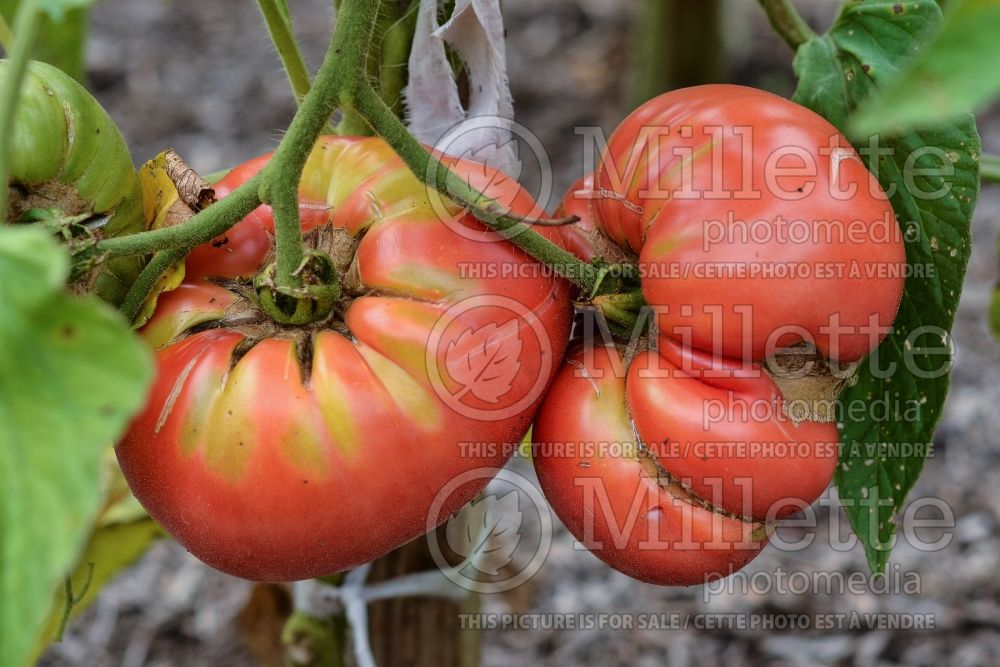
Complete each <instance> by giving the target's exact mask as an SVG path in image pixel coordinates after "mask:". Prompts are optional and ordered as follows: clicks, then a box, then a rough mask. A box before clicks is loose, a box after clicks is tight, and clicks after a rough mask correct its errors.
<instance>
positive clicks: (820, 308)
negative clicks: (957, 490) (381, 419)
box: [534, 86, 905, 585]
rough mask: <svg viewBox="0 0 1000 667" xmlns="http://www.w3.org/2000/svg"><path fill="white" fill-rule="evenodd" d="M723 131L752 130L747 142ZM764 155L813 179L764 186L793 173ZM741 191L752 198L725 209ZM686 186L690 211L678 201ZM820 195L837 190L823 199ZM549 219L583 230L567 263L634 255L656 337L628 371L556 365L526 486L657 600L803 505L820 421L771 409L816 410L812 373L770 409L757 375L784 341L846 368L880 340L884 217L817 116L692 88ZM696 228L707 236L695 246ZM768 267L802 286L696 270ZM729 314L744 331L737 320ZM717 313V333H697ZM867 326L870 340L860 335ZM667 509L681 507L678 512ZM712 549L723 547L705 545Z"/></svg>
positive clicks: (893, 242)
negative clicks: (800, 406)
mask: <svg viewBox="0 0 1000 667" xmlns="http://www.w3.org/2000/svg"><path fill="white" fill-rule="evenodd" d="M645 128H651V129H649V130H646V129H645ZM735 128H741V129H742V130H744V131H746V130H749V131H750V132H751V134H750V135H748V136H750V137H752V138H751V139H748V140H747V141H748V144H746V145H744V144H742V143H741V141H740V139H741V137H740V136H738V133H736V132H735ZM644 131H646V132H648V134H647V135H646V137H645V138H644V137H643V132H644ZM713 132H714V134H713ZM650 137H652V138H650ZM719 137H721V138H722V140H721V141H720V140H719ZM746 146H749V149H746ZM746 150H749V151H750V152H749V153H747V152H745V151H746ZM824 150H825V151H826V152H825V153H824ZM783 152H784V153H786V154H791V153H794V154H796V155H799V156H807V157H811V158H814V160H813V164H814V165H815V166H816V171H815V172H814V173H812V175H811V176H810V175H808V174H807V175H803V174H802V173H801V172H799V173H792V172H790V171H785V172H782V171H778V172H776V171H775V170H774V167H775V165H777V166H779V167H792V166H794V165H788V164H783V163H782V162H781V160H780V159H778V158H774V157H773V156H776V155H781V154H783ZM713 159H714V160H715V165H714V166H713ZM745 160H746V168H745V169H743V165H744V161H745ZM769 160H773V161H772V162H770V164H769ZM719 169H721V177H720V176H719V173H720V172H719V171H718V170H719ZM744 178H746V179H747V180H749V181H750V182H752V183H755V184H759V185H764V184H768V183H770V185H771V190H765V191H763V192H761V193H759V194H758V195H753V194H751V195H748V196H742V195H741V194H740V193H741V191H742V190H743V188H744V186H745V185H746V183H745V182H744V180H743V179H744ZM750 179H752V180H750ZM768 179H771V180H770V181H769V180H768ZM685 183H686V184H687V192H695V193H700V196H679V194H678V193H679V192H680V191H681V190H683V189H684V186H685ZM810 183H811V186H810ZM834 186H837V187H840V188H852V187H853V188H854V193H853V194H852V195H851V196H849V197H841V196H839V195H836V196H835V194H834V192H835V189H834ZM713 190H714V195H713V196H709V194H708V193H709V192H713ZM778 191H780V192H783V193H785V195H787V196H781V194H780V192H778ZM800 195H801V196H800ZM560 210H561V211H562V212H564V213H573V214H576V215H579V216H581V217H582V218H583V219H584V222H585V224H584V225H582V226H581V227H580V228H579V229H578V230H577V232H576V233H575V235H574V237H573V239H572V241H573V242H572V243H571V244H570V245H569V247H570V248H571V249H572V250H573V252H575V253H576V254H577V256H579V257H581V258H583V259H588V260H589V259H592V258H594V257H598V258H608V257H609V256H610V258H611V259H612V260H613V261H619V257H624V258H625V261H628V259H629V258H637V260H638V264H639V268H640V275H641V289H642V293H643V296H644V298H645V301H646V303H648V304H649V305H650V306H652V307H653V308H654V309H655V311H656V317H657V324H658V327H659V336H657V337H656V338H655V339H653V340H650V341H648V343H649V345H648V349H645V347H644V348H643V349H640V350H639V351H638V352H636V353H635V354H634V355H631V356H630V358H629V359H628V360H627V361H626V360H625V358H624V355H623V354H622V353H620V352H619V351H617V350H616V349H614V348H606V347H593V346H591V347H585V348H583V349H582V350H581V351H578V352H577V353H576V354H574V355H572V356H571V357H570V358H569V359H568V360H567V363H566V364H565V365H564V366H563V368H562V370H561V371H560V373H559V375H558V376H557V378H556V381H555V383H554V384H553V387H552V389H551V390H550V392H549V394H548V396H547V398H546V400H545V402H544V403H543V405H542V407H541V408H540V410H539V414H538V417H537V419H536V423H535V429H534V440H535V443H536V447H535V456H534V463H535V468H536V470H537V472H538V477H539V480H540V481H541V484H542V487H543V490H544V491H545V494H546V496H547V497H548V498H549V500H550V502H551V504H552V506H553V508H554V509H555V511H556V513H557V514H558V515H559V516H560V517H561V518H562V519H563V521H564V523H566V525H567V527H568V528H569V529H570V531H571V532H573V534H574V535H575V536H576V537H577V539H579V540H581V541H582V542H584V544H587V545H588V546H591V548H592V550H593V551H594V552H595V553H596V554H597V555H598V556H599V557H600V558H602V559H603V560H605V561H606V562H607V563H609V564H610V565H612V566H613V567H615V568H617V569H619V570H621V571H623V572H625V573H626V574H630V575H631V576H634V577H637V578H639V579H642V580H644V581H649V582H653V583H659V584H671V585H674V584H694V583H703V582H704V581H706V580H708V579H710V578H712V577H715V576H719V575H720V574H726V573H728V572H732V571H733V570H735V569H738V568H739V567H741V566H742V565H743V564H745V563H746V562H747V561H748V560H749V559H750V558H752V557H753V555H755V554H756V551H752V550H750V551H748V550H746V549H743V548H740V547H739V545H738V544H737V541H736V540H733V539H729V538H730V537H731V536H732V535H733V534H738V533H739V530H738V529H740V528H741V527H742V530H743V531H744V533H746V534H748V535H750V536H751V537H754V538H757V537H759V536H760V535H759V533H758V532H756V531H757V530H758V529H757V528H755V527H754V526H760V525H762V524H763V525H769V524H771V522H773V521H776V520H780V519H782V518H785V517H787V516H789V515H790V514H792V513H794V512H796V511H799V510H801V509H803V508H805V507H806V506H808V505H809V504H811V503H812V502H814V501H815V500H816V499H817V498H818V497H819V496H820V495H821V494H822V493H823V491H824V490H825V489H826V487H827V486H828V485H829V483H830V480H831V479H832V477H833V473H834V470H835V468H836V465H837V459H838V453H839V451H838V447H839V437H838V433H837V429H836V426H835V424H834V423H833V422H830V421H818V420H816V416H815V414H816V413H808V412H807V413H805V414H807V415H809V414H811V415H812V417H807V418H805V419H800V420H793V419H791V418H790V417H789V416H788V415H787V414H786V412H792V413H795V414H797V415H800V416H801V415H803V413H802V412H799V411H796V410H786V407H787V406H788V405H789V404H790V403H791V402H792V401H799V400H803V399H805V400H816V399H819V400H823V398H825V397H824V396H819V395H816V394H811V393H810V392H812V391H815V384H810V383H811V382H813V381H814V380H816V379H817V378H810V379H809V380H808V382H806V383H804V384H805V385H806V386H805V389H804V390H803V389H802V386H801V385H800V386H798V387H797V386H796V385H795V383H794V382H789V381H788V380H789V378H784V379H783V383H782V387H784V388H785V390H787V391H790V392H795V394H794V395H793V394H792V393H790V394H789V395H788V397H786V396H785V395H784V394H783V393H782V391H783V389H780V388H779V386H778V384H777V383H776V382H775V380H774V379H772V376H771V375H769V374H768V373H767V372H765V371H764V368H763V365H762V363H763V361H764V360H765V358H766V357H770V356H771V355H773V354H774V353H775V352H776V351H778V352H780V351H781V348H783V347H788V346H792V345H795V344H797V343H799V342H801V341H807V342H813V343H815V345H816V351H817V353H818V354H819V355H820V356H821V357H822V358H824V359H825V360H829V361H839V362H857V361H859V360H861V359H862V358H863V357H864V356H865V355H867V354H868V353H869V352H871V351H872V350H873V349H874V348H875V347H876V346H877V345H878V344H879V342H880V341H881V339H882V337H883V336H884V334H885V332H886V331H887V329H888V327H890V326H891V325H892V321H893V319H894V317H895V315H896V310H897V308H898V305H899V300H900V298H901V296H902V289H903V281H904V275H905V273H904V269H905V251H904V248H903V243H902V238H901V235H900V234H899V233H898V224H897V222H896V220H895V217H894V215H893V212H892V209H891V207H890V205H889V203H888V201H887V199H886V197H885V196H884V194H883V193H882V191H881V189H880V188H879V186H878V183H877V181H876V180H875V177H874V176H873V175H872V174H870V173H869V172H868V171H867V170H866V169H865V168H864V166H863V164H862V163H861V160H860V159H859V158H858V156H857V155H856V153H855V152H854V150H853V148H851V147H850V145H849V144H848V142H847V140H846V139H845V138H844V137H843V136H841V135H840V133H839V132H837V130H836V129H835V128H834V127H833V126H832V125H830V124H829V123H827V122H826V121H825V120H823V119H822V118H820V117H819V116H816V115H815V114H813V113H812V112H810V111H808V110H807V109H805V108H803V107H800V106H798V105H796V104H794V103H792V102H789V101H787V100H784V99H781V98H778V97H776V96H774V95H770V94H768V93H764V92H762V91H757V90H753V89H749V88H743V87H739V86H701V87H697V88H690V89H684V90H679V91H674V92H671V93H667V94H665V95H662V96H660V97H658V98H655V99H653V100H651V101H650V102H648V103H646V104H644V105H643V106H642V107H640V108H639V109H637V110H636V111H635V112H634V113H633V114H632V115H630V116H629V117H628V118H627V119H626V120H625V121H624V122H623V123H622V125H621V126H620V127H619V128H618V129H617V130H616V131H615V132H614V133H613V134H612V136H611V138H610V140H609V142H608V147H607V149H606V151H605V153H604V155H603V156H602V160H601V164H600V165H599V167H598V170H597V172H596V173H595V176H594V177H593V179H589V178H585V179H582V180H581V181H579V182H577V183H576V184H575V185H574V186H573V188H571V190H570V192H569V193H568V194H567V196H566V198H565V199H564V201H563V203H562V205H561V208H560ZM782 220H785V221H792V220H803V221H812V222H816V221H820V222H822V221H827V222H829V221H834V222H838V221H839V222H843V223H845V224H846V227H845V228H844V229H845V230H847V229H851V230H853V232H852V233H847V234H845V236H844V237H843V238H836V237H834V238H832V239H829V240H828V239H827V238H825V237H823V236H816V237H811V238H810V237H807V238H805V239H798V240H796V239H793V238H791V237H787V238H786V240H785V241H781V240H779V231H780V228H781V224H782V222H781V221H782ZM739 221H744V222H749V223H756V224H757V225H758V231H760V230H763V231H765V232H768V233H769V236H768V235H765V236H764V238H758V239H756V240H755V239H754V238H753V237H751V238H749V239H748V240H745V241H744V240H742V239H740V238H739V237H738V236H734V235H733V234H732V232H733V231H734V229H735V228H737V227H738V226H739ZM709 223H711V224H714V225H715V226H714V227H710V224H709ZM813 228H815V229H823V227H822V225H820V226H817V227H813ZM710 229H711V231H712V232H713V233H716V234H718V233H719V232H724V233H723V234H721V238H717V237H716V238H709V231H710ZM709 240H711V241H712V243H708V242H707V241H709ZM616 249H617V250H616ZM609 251H611V252H609ZM616 252H617V254H618V256H617V257H616V256H615V254H616ZM784 263H792V264H796V265H799V266H805V267H807V268H809V270H810V271H811V272H812V274H811V275H812V276H813V277H812V278H811V279H802V278H799V277H795V278H790V279H785V278H781V277H767V278H764V277H758V278H753V277H735V278H734V277H726V276H723V275H711V274H707V273H699V272H698V271H697V270H696V269H698V268H700V267H705V266H712V265H736V266H750V265H754V264H756V265H780V264H784ZM850 264H854V265H857V266H858V267H859V268H860V277H859V276H857V275H852V274H850V273H845V274H842V275H830V274H829V273H827V274H825V275H824V276H820V273H819V268H818V267H823V266H828V265H850ZM742 307H746V308H748V309H749V312H750V314H751V316H752V321H751V322H745V321H743V320H742V315H741V312H747V311H741V308H742ZM720 313H721V316H722V320H721V322H719V321H717V320H716V319H714V318H716V317H717V316H718V314H720ZM872 322H874V324H875V325H876V327H877V329H878V330H877V331H875V332H874V335H873V333H872V332H871V331H870V330H869V331H866V330H865V327H866V325H869V324H870V323H872ZM831 325H834V326H840V327H844V328H848V330H846V331H844V330H842V331H840V332H835V331H832V330H829V329H827V327H830V326H831ZM852 327H853V329H850V328H852ZM869 328H870V327H869ZM789 331H791V335H787V334H785V335H782V334H783V333H784V332H789ZM775 332H777V333H775ZM835 333H836V334H839V335H834V334H835ZM587 344H588V345H592V344H593V343H592V342H587ZM788 352H789V351H788V350H785V353H786V354H787V353H788ZM777 365H778V366H779V367H780V366H781V364H777ZM817 375H819V376H821V375H822V374H821V373H819V374H817ZM819 380H820V381H828V380H830V378H822V377H820V378H819ZM835 387H836V383H835V382H832V381H831V382H830V391H832V390H833V389H834V388H835ZM800 391H802V393H801V396H800V395H798V392H800ZM830 398H832V394H831V395H830ZM608 442H612V443H613V442H628V443H635V449H636V451H638V452H639V454H638V455H636V454H635V453H628V452H626V453H622V451H620V450H615V449H613V448H612V449H608V448H606V447H605V448H604V449H602V448H601V444H602V443H608ZM567 448H569V449H568V450H567ZM588 448H589V449H588ZM574 451H575V452H583V453H576V454H574V453H573V452H574ZM657 481H659V483H657ZM595 494H599V496H600V498H602V499H603V502H604V504H603V505H601V504H599V503H597V504H595V501H594V498H595V497H596V496H595ZM679 497H680V498H687V499H688V500H691V501H693V502H689V503H688V504H686V505H684V504H681V505H679V506H678V504H677V502H678V498H679ZM588 503H589V504H588ZM650 516H652V517H654V519H655V522H654V523H655V526H654V525H651V524H650V519H649V517H650ZM699 521H700V523H699ZM664 524H665V525H664ZM685 525H691V526H694V528H693V531H694V532H693V533H691V532H690V531H689V532H688V533H687V534H688V535H691V536H692V538H693V539H691V540H689V541H688V542H689V543H688V544H683V542H684V541H683V540H682V539H680V537H679V535H681V533H682V532H683V529H684V526H685ZM699 526H700V529H699ZM657 531H658V532H657ZM765 532H766V531H765ZM657 534H658V535H660V536H661V537H662V538H663V539H662V540H661V542H662V543H661V544H659V545H657V546H656V547H651V546H650V545H649V544H648V536H649V535H657ZM623 535H624V537H622V536H623ZM595 536H596V541H594V540H593V539H592V538H594V537H595ZM720 537H721V538H723V539H721V543H723V544H725V545H729V547H730V548H728V549H726V548H723V549H711V548H708V546H709V545H715V544H717V543H718V542H719V541H720ZM588 538H591V539H589V540H588ZM616 538H617V541H616ZM679 539H680V542H681V544H682V546H677V541H678V540H679ZM644 540H645V541H646V544H645V545H644V544H643V541H644ZM763 541H764V540H763V539H761V540H758V541H757V542H755V544H758V547H762V546H763ZM690 543H693V544H694V545H695V547H696V548H694V549H692V548H691V547H690Z"/></svg>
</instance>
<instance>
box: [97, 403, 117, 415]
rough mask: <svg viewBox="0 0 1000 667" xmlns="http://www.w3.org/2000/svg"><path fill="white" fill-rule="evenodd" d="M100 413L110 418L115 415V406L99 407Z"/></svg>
mask: <svg viewBox="0 0 1000 667" xmlns="http://www.w3.org/2000/svg"><path fill="white" fill-rule="evenodd" d="M98 411H99V412H100V413H101V416H102V417H110V416H111V415H113V414H115V406H113V405H108V404H105V405H102V406H101V407H99V408H98Z"/></svg>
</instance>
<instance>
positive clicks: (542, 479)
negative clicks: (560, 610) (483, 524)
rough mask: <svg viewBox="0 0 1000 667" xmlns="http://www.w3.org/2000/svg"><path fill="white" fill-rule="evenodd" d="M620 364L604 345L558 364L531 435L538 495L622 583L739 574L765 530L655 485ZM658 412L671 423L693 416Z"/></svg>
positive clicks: (680, 582)
mask: <svg viewBox="0 0 1000 667" xmlns="http://www.w3.org/2000/svg"><path fill="white" fill-rule="evenodd" d="M633 366H634V364H633ZM623 367H624V359H623V357H622V355H621V353H619V351H618V350H616V349H615V348H612V347H604V346H597V347H592V348H589V349H577V350H576V351H574V352H573V353H571V354H570V355H569V356H568V357H567V359H566V362H565V364H564V365H563V368H562V370H561V371H560V373H559V374H558V376H557V377H556V380H555V382H554V383H553V384H552V387H551V388H550V389H549V392H548V394H547V396H546V399H545V402H544V403H543V405H542V408H541V409H540V410H539V412H538V418H537V419H536V420H535V425H534V430H533V440H534V445H533V451H532V459H533V461H534V463H535V470H536V471H537V473H538V481H539V483H540V484H541V487H542V490H543V492H544V493H545V497H546V498H547V499H548V500H549V502H550V503H551V505H552V508H553V509H554V510H555V512H556V514H557V515H558V516H559V518H560V519H561V520H562V522H563V523H564V524H565V525H566V527H567V528H568V529H569V531H570V532H571V533H573V535H574V536H576V538H577V539H578V540H580V541H581V542H582V543H583V544H584V546H586V547H588V548H589V549H590V550H591V551H593V552H594V554H596V555H597V556H598V557H599V558H600V559H601V560H603V561H604V562H606V563H608V564H609V565H611V566H612V567H614V568H615V569H616V570H619V571H621V572H624V573H625V574H627V575H629V576H631V577H635V578H637V579H641V580H642V581H646V582H649V583H654V584H660V585H670V586H688V585H693V584H701V583H705V582H706V581H710V580H712V579H715V578H718V577H723V576H726V575H728V574H730V573H731V572H734V571H735V570H738V569H740V568H741V567H743V566H744V565H746V564H747V563H748V562H750V561H751V560H752V559H753V558H754V557H755V556H756V555H757V554H758V553H760V550H761V549H762V548H763V547H764V545H765V543H766V540H767V537H766V531H765V528H764V525H763V524H762V523H761V522H758V521H753V520H744V519H741V518H738V517H735V516H728V515H725V514H723V513H719V512H714V511H712V510H711V509H708V508H705V507H703V506H700V505H698V504H696V503H692V502H689V501H688V500H687V499H686V498H688V495H687V494H686V493H685V492H683V491H682V490H680V489H679V486H678V485H677V484H672V485H671V484H661V483H659V482H658V472H657V463H658V464H659V466H660V467H663V466H669V462H668V461H665V460H664V458H662V456H659V454H658V452H656V451H649V450H645V449H643V450H640V449H639V447H637V444H636V439H635V435H634V434H635V427H634V424H633V422H632V421H631V417H630V414H629V409H628V407H629V400H628V398H629V396H630V395H631V394H630V393H629V392H630V390H631V389H633V388H634V387H629V386H628V384H627V383H626V379H625V377H624V376H623V374H622V371H621V368H623ZM630 380H631V378H630ZM663 407H664V408H665V412H666V413H667V414H668V415H671V416H672V417H673V418H674V419H675V420H678V421H683V420H685V419H688V418H696V416H695V415H691V414H689V413H687V412H686V411H676V412H673V413H671V412H670V406H669V405H665V406H663ZM657 459H659V460H658V461H657Z"/></svg>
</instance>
